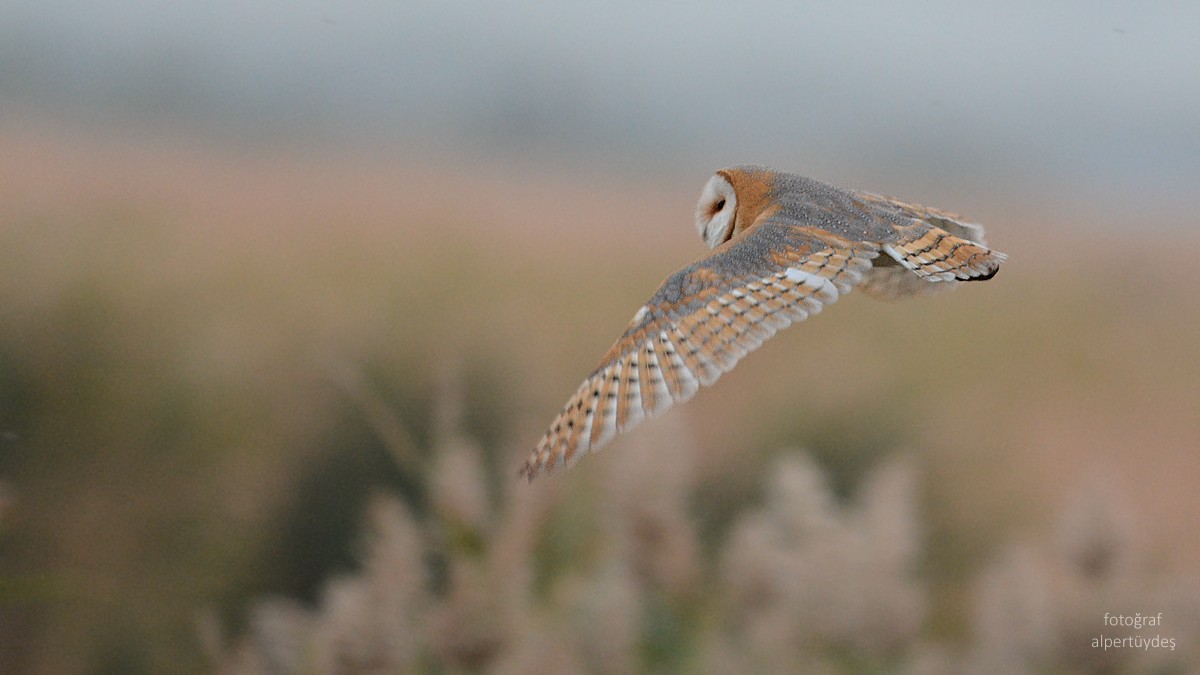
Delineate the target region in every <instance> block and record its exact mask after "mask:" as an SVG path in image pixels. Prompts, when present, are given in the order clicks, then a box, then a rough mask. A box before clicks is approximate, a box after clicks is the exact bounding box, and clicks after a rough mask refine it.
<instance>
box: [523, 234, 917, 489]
mask: <svg viewBox="0 0 1200 675" xmlns="http://www.w3.org/2000/svg"><path fill="white" fill-rule="evenodd" d="M846 243H847V244H849V242H846ZM922 245H924V244H922ZM877 255H878V252H877V251H875V250H874V249H873V248H870V247H868V246H865V245H858V246H854V245H850V246H846V247H837V248H828V249H824V250H820V251H816V252H814V253H811V254H809V255H807V256H789V257H788V260H789V263H788V265H787V266H786V267H783V268H782V269H778V270H777V271H774V272H772V273H768V274H765V275H761V274H760V275H753V274H747V275H746V276H744V277H741V278H732V279H730V278H725V277H721V278H718V279H717V281H718V282H719V283H718V284H717V285H716V286H712V285H705V286H703V287H700V288H698V289H697V290H696V292H695V293H693V294H692V295H691V296H688V295H683V296H681V297H678V298H674V299H673V300H674V301H673V302H668V301H667V300H663V297H665V296H664V294H665V293H666V291H664V290H663V289H660V291H659V294H657V295H656V296H655V300H663V302H659V303H657V304H656V302H655V300H652V301H651V303H649V304H647V306H646V307H643V308H642V309H641V310H639V311H638V313H637V315H635V317H634V321H633V322H632V323H631V324H630V326H629V328H628V329H627V330H626V332H625V335H624V336H622V338H621V339H620V340H618V341H617V343H616V344H614V345H613V347H612V349H610V350H609V352H608V355H606V357H605V360H604V361H603V362H602V363H601V365H600V366H598V367H597V369H596V371H595V372H593V374H592V375H591V376H590V377H589V378H587V379H586V380H584V382H583V383H582V384H581V385H580V386H579V388H578V389H577V390H576V392H575V395H574V396H572V397H571V399H570V400H569V401H568V402H567V405H566V406H565V407H564V408H563V410H562V412H560V413H559V415H558V417H557V418H556V419H555V420H554V422H553V423H552V424H551V426H550V429H549V430H548V431H547V432H546V434H545V435H544V436H543V437H542V440H541V441H540V442H539V443H538V445H537V447H536V448H534V450H533V451H532V452H531V453H530V456H529V459H528V460H527V461H526V463H525V466H524V467H523V468H522V469H521V475H523V476H524V477H526V478H527V479H529V480H532V479H533V478H534V477H536V476H537V475H538V474H539V473H541V472H543V471H548V470H550V469H553V468H556V467H558V466H560V465H564V464H565V465H568V466H569V465H572V464H574V463H575V462H576V461H578V460H579V458H580V457H582V456H583V455H584V454H586V453H587V452H589V451H593V452H594V451H596V450H599V449H600V448H601V447H602V446H603V445H604V444H605V443H607V442H608V441H609V440H610V439H611V438H612V437H614V436H615V435H616V434H618V433H620V432H623V431H626V430H628V429H631V428H632V427H634V426H636V425H637V424H639V423H641V422H642V420H644V419H647V418H649V417H652V416H654V415H655V414H657V413H660V412H662V411H663V410H665V409H667V408H668V407H670V406H672V405H674V404H676V403H682V402H684V401H687V400H688V399H690V398H691V397H692V396H693V395H694V394H695V393H696V391H697V390H698V389H699V388H700V386H702V385H703V386H707V385H710V384H712V383H713V382H716V381H717V378H719V377H720V376H721V374H722V373H724V372H728V371H729V370H731V369H732V368H733V367H734V366H735V365H736V364H737V362H738V361H739V360H741V358H742V357H744V356H745V355H746V354H748V353H750V352H751V351H754V350H755V349H757V348H758V347H759V346H760V345H761V344H762V343H763V342H764V341H766V340H767V339H769V338H770V337H771V336H772V335H774V334H775V333H776V332H777V331H778V330H780V329H782V328H786V327H787V326H789V325H790V324H792V323H794V322H797V321H803V320H804V319H805V318H807V317H808V316H810V315H812V314H816V313H818V312H820V311H821V308H822V307H823V306H824V305H826V304H830V303H833V302H836V301H837V299H838V298H839V297H840V296H841V295H842V294H844V293H847V292H849V290H850V288H851V286H853V285H854V284H856V283H858V282H859V281H860V280H861V279H862V275H863V273H864V272H865V271H866V270H868V269H870V267H871V259H872V258H874V257H875V256H877ZM703 272H704V274H702V275H696V276H697V277H701V278H703V279H704V280H705V281H706V282H707V281H711V280H712V277H713V276H714V275H713V274H712V273H711V271H709V270H703ZM671 281H672V280H668V283H666V284H664V289H665V288H667V287H668V285H669V284H670V283H671ZM696 296H703V297H704V298H705V299H706V300H707V302H703V301H697V298H696ZM668 300H670V298H668Z"/></svg>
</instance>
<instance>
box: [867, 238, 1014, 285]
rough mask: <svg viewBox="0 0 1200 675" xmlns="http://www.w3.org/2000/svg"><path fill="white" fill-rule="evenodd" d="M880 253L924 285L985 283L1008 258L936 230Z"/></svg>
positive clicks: (981, 245) (886, 246)
mask: <svg viewBox="0 0 1200 675" xmlns="http://www.w3.org/2000/svg"><path fill="white" fill-rule="evenodd" d="M883 250H884V251H885V252H886V253H887V254H888V255H890V256H891V257H892V258H895V260H896V262H898V263H900V264H901V265H903V266H904V267H905V268H907V269H909V270H911V271H912V272H914V273H915V274H916V275H917V276H919V277H922V278H924V279H925V280H926V281H986V280H988V279H991V278H992V277H994V276H996V272H999V271H1000V264H1001V263H1003V262H1004V261H1005V260H1007V259H1008V256H1007V255H1005V254H1003V253H1000V252H999V251H993V250H991V249H989V248H988V247H986V246H984V245H983V244H977V243H975V242H973V241H968V240H966V239H962V238H960V237H956V236H954V235H952V234H950V233H949V232H947V231H945V230H943V229H941V228H938V227H930V228H929V229H928V230H926V231H924V232H923V233H921V234H920V235H919V236H915V237H912V238H910V239H907V240H902V241H899V242H896V243H894V244H887V245H885V246H884V247H883Z"/></svg>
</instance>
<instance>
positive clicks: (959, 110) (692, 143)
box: [0, 0, 1200, 190]
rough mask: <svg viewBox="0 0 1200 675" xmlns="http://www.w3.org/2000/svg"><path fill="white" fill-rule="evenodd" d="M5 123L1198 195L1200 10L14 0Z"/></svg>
mask: <svg viewBox="0 0 1200 675" xmlns="http://www.w3.org/2000/svg"><path fill="white" fill-rule="evenodd" d="M6 108H7V109H10V110H12V109H16V110H22V111H24V112H26V113H28V112H29V111H30V110H33V111H47V110H49V111H54V110H57V111H59V112H60V113H61V114H64V115H66V116H70V117H76V118H78V117H81V116H82V117H83V118H85V119H86V118H87V117H89V116H95V117H97V118H98V119H104V120H109V121H111V120H113V119H116V120H121V119H127V120H130V121H132V122H134V123H141V122H153V123H155V124H172V123H178V124H180V125H187V126H191V127H194V128H196V129H199V130H205V129H208V130H219V129H224V130H229V129H233V130H235V131H236V132H237V133H242V134H254V133H263V134H268V133H271V134H284V135H286V134H287V133H291V132H296V131H298V132H300V133H303V134H316V135H322V134H326V135H328V136H330V137H333V138H347V139H350V138H361V139H364V140H366V141H367V142H370V140H371V139H373V138H388V139H391V140H394V141H397V142H400V143H404V142H407V141H414V142H416V143H417V145H416V146H414V147H420V148H422V151H423V152H425V151H434V150H436V149H437V148H439V147H444V148H446V149H448V150H453V151H456V152H468V153H469V152H480V153H502V152H537V153H561V154H564V155H570V154H573V155H577V156H580V157H584V158H587V157H595V158H598V159H600V160H613V161H625V160H626V158H628V157H641V158H643V159H644V160H645V161H647V162H649V163H651V164H654V163H656V162H662V163H667V162H678V161H680V160H686V161H692V162H697V163H702V164H704V165H705V166H707V165H711V164H722V163H727V162H728V161H729V160H731V159H733V160H737V161H740V160H741V159H754V160H759V161H768V162H773V163H777V164H780V165H785V166H795V165H796V164H797V162H798V161H801V160H803V161H804V162H805V163H807V164H810V165H811V164H816V165H818V166H854V165H869V164H878V165H881V166H886V167H888V170H891V171H895V170H897V169H905V168H906V167H910V168H912V169H913V170H918V171H924V172H934V173H936V172H943V173H945V174H946V175H947V176H951V177H953V176H955V175H958V174H962V173H963V172H982V175H983V176H984V177H985V178H986V177H989V176H991V177H995V178H997V179H999V178H1001V177H1004V176H1012V175H1025V176H1032V177H1034V178H1046V179H1060V180H1064V181H1078V182H1083V183H1095V184H1097V185H1101V186H1113V187H1114V188H1115V189H1120V186H1128V185H1141V186H1148V187H1152V188H1158V189H1161V190H1167V189H1185V188H1189V187H1193V186H1195V185H1196V184H1197V179H1200V2H1195V1H1194V0H1193V1H1190V2H1135V1H1126V2H1096V1H1092V2H1044V1H1042V2H1000V3H971V2H962V1H961V0H931V1H929V2H906V3H876V2H873V3H849V2H840V1H839V2H820V3H802V2H801V3H797V2H767V1H762V0H760V1H743V2H729V3H718V2H695V1H690V2H635V1H632V0H621V1H617V2H604V3H589V4H587V5H583V4H573V3H563V2H551V1H547V2H457V3H456V2H435V1H430V2H390V3H389V2H334V1H332V0H299V1H288V2H245V1H244V0H205V1H203V2H201V1H184V2H160V3H145V2H132V1H121V0H107V1H104V0H99V1H96V2H87V3H79V2H69V1H67V0H7V2H5V3H3V4H2V5H0V112H3V111H4V110H5V109H6ZM418 141H419V142H418Z"/></svg>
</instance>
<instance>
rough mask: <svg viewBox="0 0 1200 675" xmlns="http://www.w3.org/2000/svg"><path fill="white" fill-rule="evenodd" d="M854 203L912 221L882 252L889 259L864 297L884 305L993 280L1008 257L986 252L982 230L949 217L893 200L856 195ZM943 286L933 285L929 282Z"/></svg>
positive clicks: (868, 282)
mask: <svg viewBox="0 0 1200 675" xmlns="http://www.w3.org/2000/svg"><path fill="white" fill-rule="evenodd" d="M854 194H855V196H856V198H857V199H858V200H859V201H861V202H864V203H866V204H869V205H871V206H873V207H875V208H878V209H881V210H883V211H887V212H892V213H895V214H897V215H900V216H903V217H904V218H908V219H910V220H911V221H912V223H913V225H910V226H906V227H897V228H896V235H895V236H894V237H892V238H891V239H892V240H891V241H889V242H888V243H886V244H885V245H884V246H883V250H884V252H885V253H887V256H885V257H882V258H880V259H879V260H877V261H875V265H874V268H873V269H872V270H871V271H870V272H869V273H868V274H867V275H866V277H865V278H864V279H863V283H862V286H861V287H862V291H863V293H865V294H866V295H868V296H871V297H873V298H877V299H880V300H900V299H903V298H906V297H910V296H914V295H926V294H929V293H934V292H937V291H940V290H944V289H947V288H953V287H955V286H957V285H958V283H959V282H960V281H982V280H986V279H990V278H992V277H993V276H995V274H996V272H997V271H998V270H999V269H1000V265H1001V263H1003V262H1004V261H1005V260H1006V259H1007V256H1006V255H1005V254H1003V253H1000V252H999V251H993V250H991V249H989V248H988V247H987V241H986V240H985V239H984V233H983V226H982V225H979V224H976V223H970V222H967V221H966V219H964V218H963V217H962V216H958V215H955V214H953V213H950V212H948V211H942V210H939V209H934V208H930V207H928V206H922V205H920V204H913V203H911V202H905V201H902V200H900V199H897V198H895V197H888V196H885V195H878V194H873V193H869V192H855V193H854ZM939 281H940V282H943V283H929V282H939Z"/></svg>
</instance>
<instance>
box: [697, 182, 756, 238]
mask: <svg viewBox="0 0 1200 675" xmlns="http://www.w3.org/2000/svg"><path fill="white" fill-rule="evenodd" d="M774 184H775V171H774V170H772V169H768V168H767V167H765V166H754V165H746V166H735V167H733V168H730V169H721V170H720V171H718V172H716V173H715V174H713V177H712V178H709V179H708V182H707V183H705V184H704V189H703V190H701V191H700V201H699V202H698V203H697V204H696V229H697V230H698V231H699V232H700V237H701V238H702V239H704V243H705V244H708V247H709V248H716V247H718V246H720V245H721V244H724V243H725V242H727V241H729V240H730V239H733V238H734V237H735V236H737V235H738V234H741V233H742V232H743V231H745V230H746V229H747V228H749V227H750V225H752V224H753V223H754V221H755V220H757V219H758V218H759V217H760V216H761V215H763V213H764V212H765V211H767V210H768V209H769V208H770V207H771V204H772V202H773V199H772V190H773V187H774Z"/></svg>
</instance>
